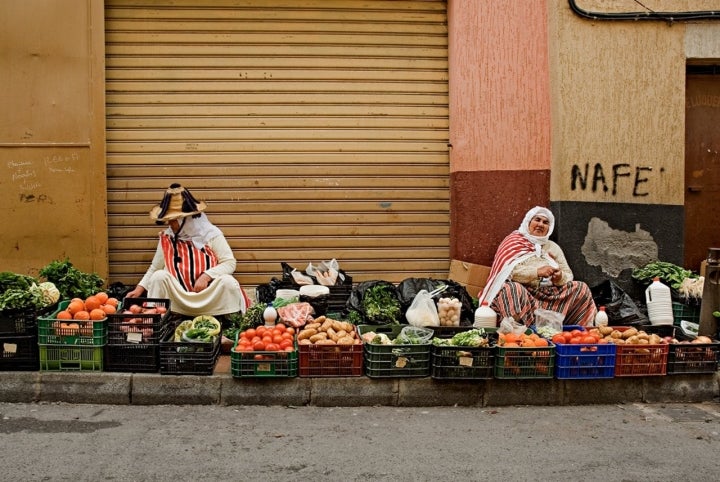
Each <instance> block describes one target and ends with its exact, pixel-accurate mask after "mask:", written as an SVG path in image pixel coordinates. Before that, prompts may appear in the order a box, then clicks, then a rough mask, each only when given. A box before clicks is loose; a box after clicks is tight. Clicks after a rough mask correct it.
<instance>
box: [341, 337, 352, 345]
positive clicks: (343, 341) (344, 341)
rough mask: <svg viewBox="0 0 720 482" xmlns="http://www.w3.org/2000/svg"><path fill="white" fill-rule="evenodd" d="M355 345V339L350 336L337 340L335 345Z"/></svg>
mask: <svg viewBox="0 0 720 482" xmlns="http://www.w3.org/2000/svg"><path fill="white" fill-rule="evenodd" d="M354 343H355V339H354V338H353V337H351V336H343V337H342V338H338V340H337V344H338V345H352V344H354Z"/></svg>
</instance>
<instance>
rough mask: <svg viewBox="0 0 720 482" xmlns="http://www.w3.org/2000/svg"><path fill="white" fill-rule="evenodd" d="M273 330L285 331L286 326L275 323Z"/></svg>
mask: <svg viewBox="0 0 720 482" xmlns="http://www.w3.org/2000/svg"><path fill="white" fill-rule="evenodd" d="M275 329H276V330H280V331H285V329H286V326H285V325H283V324H282V323H275Z"/></svg>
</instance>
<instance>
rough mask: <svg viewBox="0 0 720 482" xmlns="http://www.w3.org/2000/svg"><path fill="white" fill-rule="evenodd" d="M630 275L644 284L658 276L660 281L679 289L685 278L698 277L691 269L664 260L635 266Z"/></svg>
mask: <svg viewBox="0 0 720 482" xmlns="http://www.w3.org/2000/svg"><path fill="white" fill-rule="evenodd" d="M631 276H632V278H633V279H635V280H637V281H640V282H641V283H645V284H648V283H651V282H652V280H653V278H660V281H662V282H663V283H665V284H666V285H668V286H670V287H671V288H673V289H676V290H677V289H680V286H681V285H682V283H683V281H684V280H685V279H686V278H691V279H694V278H697V277H698V275H697V274H695V273H693V272H692V271H690V270H688V269H684V268H682V267H680V266H678V265H676V264H673V263H668V262H666V261H654V262H652V263H648V264H646V265H645V266H643V267H642V268H636V269H634V270H633V271H632V275H631Z"/></svg>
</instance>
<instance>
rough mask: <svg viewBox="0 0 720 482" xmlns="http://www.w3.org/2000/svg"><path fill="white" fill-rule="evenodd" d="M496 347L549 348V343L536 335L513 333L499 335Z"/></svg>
mask: <svg viewBox="0 0 720 482" xmlns="http://www.w3.org/2000/svg"><path fill="white" fill-rule="evenodd" d="M498 346H502V347H504V348H531V347H542V346H549V343H548V341H547V340H546V339H545V338H543V337H541V336H540V335H538V334H537V333H532V334H527V333H522V334H520V335H516V334H515V333H499V334H498Z"/></svg>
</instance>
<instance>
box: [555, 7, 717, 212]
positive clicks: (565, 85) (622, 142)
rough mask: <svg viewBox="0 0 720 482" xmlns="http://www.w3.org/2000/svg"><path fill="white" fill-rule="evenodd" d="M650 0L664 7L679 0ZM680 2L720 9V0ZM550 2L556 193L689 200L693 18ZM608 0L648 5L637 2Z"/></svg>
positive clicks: (599, 198) (558, 196) (617, 199)
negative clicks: (613, 17)
mask: <svg viewBox="0 0 720 482" xmlns="http://www.w3.org/2000/svg"><path fill="white" fill-rule="evenodd" d="M644 3H646V4H647V3H648V2H644ZM650 3H652V5H649V4H648V7H650V8H655V9H658V10H662V8H661V7H662V6H663V5H664V6H665V7H667V6H668V3H669V2H665V3H664V4H662V3H658V2H650ZM678 3H684V4H688V5H685V7H687V8H691V9H700V8H701V7H709V6H710V3H714V4H715V8H716V9H719V8H720V1H717V0H716V1H714V2H707V1H706V2H678ZM578 4H581V5H582V7H583V8H587V9H597V8H599V7H600V5H599V2H580V1H579V2H578ZM631 4H632V5H631ZM690 4H692V5H690ZM548 5H549V45H550V52H551V55H550V72H551V73H552V74H551V85H552V90H551V93H552V95H551V99H552V176H551V199H552V200H553V201H580V202H612V203H634V204H664V205H682V204H683V189H684V179H683V178H684V141H685V125H684V122H685V99H684V96H685V64H686V61H685V46H684V38H685V32H686V26H687V24H685V23H673V24H668V23H666V22H662V21H606V20H597V21H591V20H586V19H583V18H580V17H578V16H576V15H575V14H573V13H572V12H571V11H570V9H569V8H568V2H567V0H549V2H548ZM604 5H605V6H606V7H608V8H609V7H612V8H614V11H620V10H622V8H626V9H627V10H635V11H637V10H638V9H639V5H638V4H637V3H636V2H613V5H608V4H607V2H605V4H604ZM675 8H678V9H680V8H683V6H682V5H681V6H678V5H675V4H673V9H675ZM666 9H667V8H666ZM716 23H717V22H716ZM585 169H587V176H585V172H586V171H585ZM573 174H576V175H575V177H574V176H573ZM577 174H581V176H578V175H577ZM581 178H583V179H584V181H585V184H583V182H581ZM573 179H574V182H573Z"/></svg>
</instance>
